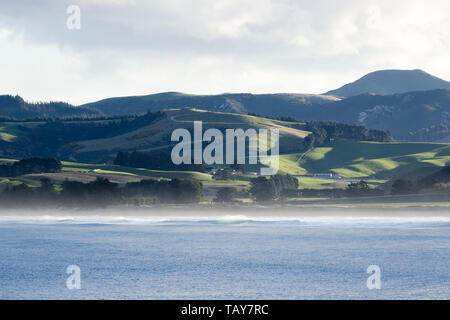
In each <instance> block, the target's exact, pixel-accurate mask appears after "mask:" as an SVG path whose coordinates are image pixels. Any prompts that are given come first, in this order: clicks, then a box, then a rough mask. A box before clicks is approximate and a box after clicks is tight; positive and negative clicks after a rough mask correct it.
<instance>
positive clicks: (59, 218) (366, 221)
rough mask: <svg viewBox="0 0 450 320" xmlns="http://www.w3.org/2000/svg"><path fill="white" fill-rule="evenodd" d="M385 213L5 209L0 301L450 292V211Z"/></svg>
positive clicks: (440, 295) (0, 224) (436, 295)
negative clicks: (24, 211) (27, 211)
mask: <svg viewBox="0 0 450 320" xmlns="http://www.w3.org/2000/svg"><path fill="white" fill-rule="evenodd" d="M385 214H386V212H384V213H383V216H381V215H380V216H377V215H370V216H367V215H361V216H358V215H357V214H355V213H353V214H352V215H351V216H348V215H347V216H340V215H336V214H333V213H330V212H314V213H313V214H308V215H304V214H303V213H302V212H299V213H294V214H289V215H286V216H283V215H282V214H281V215H279V214H278V215H267V214H264V215H261V216H258V215H257V213H256V214H255V212H253V213H251V214H249V215H246V214H245V212H239V213H238V214H235V215H233V214H225V213H224V214H221V213H220V212H214V214H208V212H206V213H205V212H203V213H202V214H201V215H195V216H189V215H186V214H185V215H183V214H175V215H174V214H172V215H168V216H165V215H164V214H160V215H155V214H151V215H145V214H144V215H142V214H139V215H136V216H133V215H132V213H130V212H127V213H126V215H121V214H120V212H118V213H117V214H108V215H102V214H96V213H95V212H92V211H89V212H88V211H86V212H84V211H78V212H76V213H75V214H61V215H59V214H58V213H57V212H37V213H36V212H34V213H33V214H17V213H15V212H12V213H8V212H6V213H5V212H3V213H2V214H1V215H0V299H162V300H165V299H196V300H197V299H251V300H254V299H257V300H259V299H276V300H277V299H449V298H450V263H449V262H450V217H449V215H448V214H447V213H446V214H441V213H439V212H433V213H430V214H421V215H418V216H417V215H415V216H408V215H407V214H406V215H405V214H402V215H399V216H396V214H395V212H394V213H393V214H391V215H388V216H386V215H385ZM374 266H375V267H374ZM374 268H375V269H374ZM74 270H76V271H74ZM374 270H377V271H374ZM374 277H375V278H376V279H375V278H374ZM374 279H375V280H374ZM374 283H377V284H378V285H377V286H375V287H374V285H373V284H374Z"/></svg>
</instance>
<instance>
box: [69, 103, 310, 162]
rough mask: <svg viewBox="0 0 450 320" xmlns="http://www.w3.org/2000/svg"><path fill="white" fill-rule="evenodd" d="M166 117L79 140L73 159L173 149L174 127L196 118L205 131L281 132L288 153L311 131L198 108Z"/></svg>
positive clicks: (189, 126)
mask: <svg viewBox="0 0 450 320" xmlns="http://www.w3.org/2000/svg"><path fill="white" fill-rule="evenodd" d="M166 114H167V117H165V118H164V119H162V120H160V121H157V122H155V123H152V124H150V125H148V126H144V127H141V128H139V129H137V130H134V131H131V132H127V133H125V134H122V135H118V136H115V137H112V138H106V139H94V140H87V141H78V142H76V143H75V144H73V145H72V146H71V150H72V152H74V155H73V157H74V158H77V157H78V158H81V159H83V154H88V153H102V154H104V155H105V156H106V157H107V158H109V159H113V158H114V157H115V155H116V154H117V152H118V151H124V150H139V151H143V152H153V151H160V150H164V149H168V148H171V147H172V146H174V145H175V144H176V143H175V142H171V141H170V136H171V134H172V132H173V131H174V130H175V129H178V128H186V129H192V128H193V124H194V121H202V123H203V130H206V129H208V128H217V129H234V128H241V129H244V130H246V129H248V128H255V129H263V128H264V129H270V128H277V129H279V132H280V148H281V150H280V152H283V153H288V152H292V151H294V150H297V151H301V150H303V138H304V137H305V136H307V135H308V134H309V132H308V131H305V130H302V129H303V127H304V124H302V123H291V122H284V121H278V120H272V119H266V118H261V117H255V116H249V115H244V114H233V113H221V112H210V111H204V110H197V109H182V110H179V109H173V110H168V111H166Z"/></svg>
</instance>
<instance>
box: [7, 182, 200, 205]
mask: <svg viewBox="0 0 450 320" xmlns="http://www.w3.org/2000/svg"><path fill="white" fill-rule="evenodd" d="M40 182H41V186H40V187H35V188H31V187H28V186H27V185H26V184H20V185H16V186H10V187H8V188H6V189H5V190H3V192H2V193H0V203H1V204H2V205H4V206H14V207H17V206H32V205H48V206H68V207H106V206H109V205H116V204H120V203H125V202H127V201H128V200H129V199H135V198H143V197H145V198H151V200H152V202H153V203H196V202H199V201H200V200H201V198H202V195H203V185H202V183H201V182H199V181H197V180H190V179H187V180H180V179H172V180H154V179H149V180H142V181H140V182H133V183H127V184H126V185H125V186H122V187H121V186H119V184H117V183H113V182H111V181H109V180H108V179H106V178H102V177H97V179H96V180H95V181H92V182H89V183H83V182H79V181H68V180H66V181H64V182H63V183H62V184H61V190H60V191H59V192H57V191H56V188H55V185H54V184H53V182H52V181H51V180H49V179H48V178H43V179H41V180H40Z"/></svg>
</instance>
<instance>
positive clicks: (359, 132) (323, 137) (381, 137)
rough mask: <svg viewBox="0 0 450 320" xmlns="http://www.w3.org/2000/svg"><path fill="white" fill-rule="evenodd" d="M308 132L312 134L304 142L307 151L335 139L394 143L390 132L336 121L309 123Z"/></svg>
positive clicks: (307, 123)
mask: <svg viewBox="0 0 450 320" xmlns="http://www.w3.org/2000/svg"><path fill="white" fill-rule="evenodd" d="M306 130H307V131H311V134H310V135H308V136H307V137H305V139H304V140H303V144H304V146H305V148H306V149H307V150H308V149H311V148H313V147H320V146H322V145H323V144H325V143H326V142H330V141H331V140H334V139H347V140H355V141H376V142H390V141H393V139H392V136H391V134H390V132H389V131H383V130H376V129H367V128H366V127H363V126H356V125H350V124H345V123H340V122H334V121H330V122H327V121H308V122H306Z"/></svg>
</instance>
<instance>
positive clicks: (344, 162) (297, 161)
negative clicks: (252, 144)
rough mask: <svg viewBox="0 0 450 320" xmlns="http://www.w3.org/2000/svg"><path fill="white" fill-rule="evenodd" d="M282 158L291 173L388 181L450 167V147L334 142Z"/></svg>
mask: <svg viewBox="0 0 450 320" xmlns="http://www.w3.org/2000/svg"><path fill="white" fill-rule="evenodd" d="M301 156H302V154H288V155H282V156H281V157H280V158H281V162H280V170H281V171H282V172H285V173H291V174H306V173H327V172H334V173H337V174H339V175H340V176H342V177H344V178H369V177H376V178H380V179H385V178H388V177H392V176H397V175H401V174H404V173H407V172H408V171H411V170H414V169H418V168H425V167H443V166H445V165H448V164H450V144H439V143H395V142H394V143H378V142H353V141H333V142H332V143H330V144H329V145H327V146H324V147H320V148H316V149H314V150H313V151H312V152H309V153H307V154H305V155H304V156H303V157H302V158H300V157H301Z"/></svg>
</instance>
